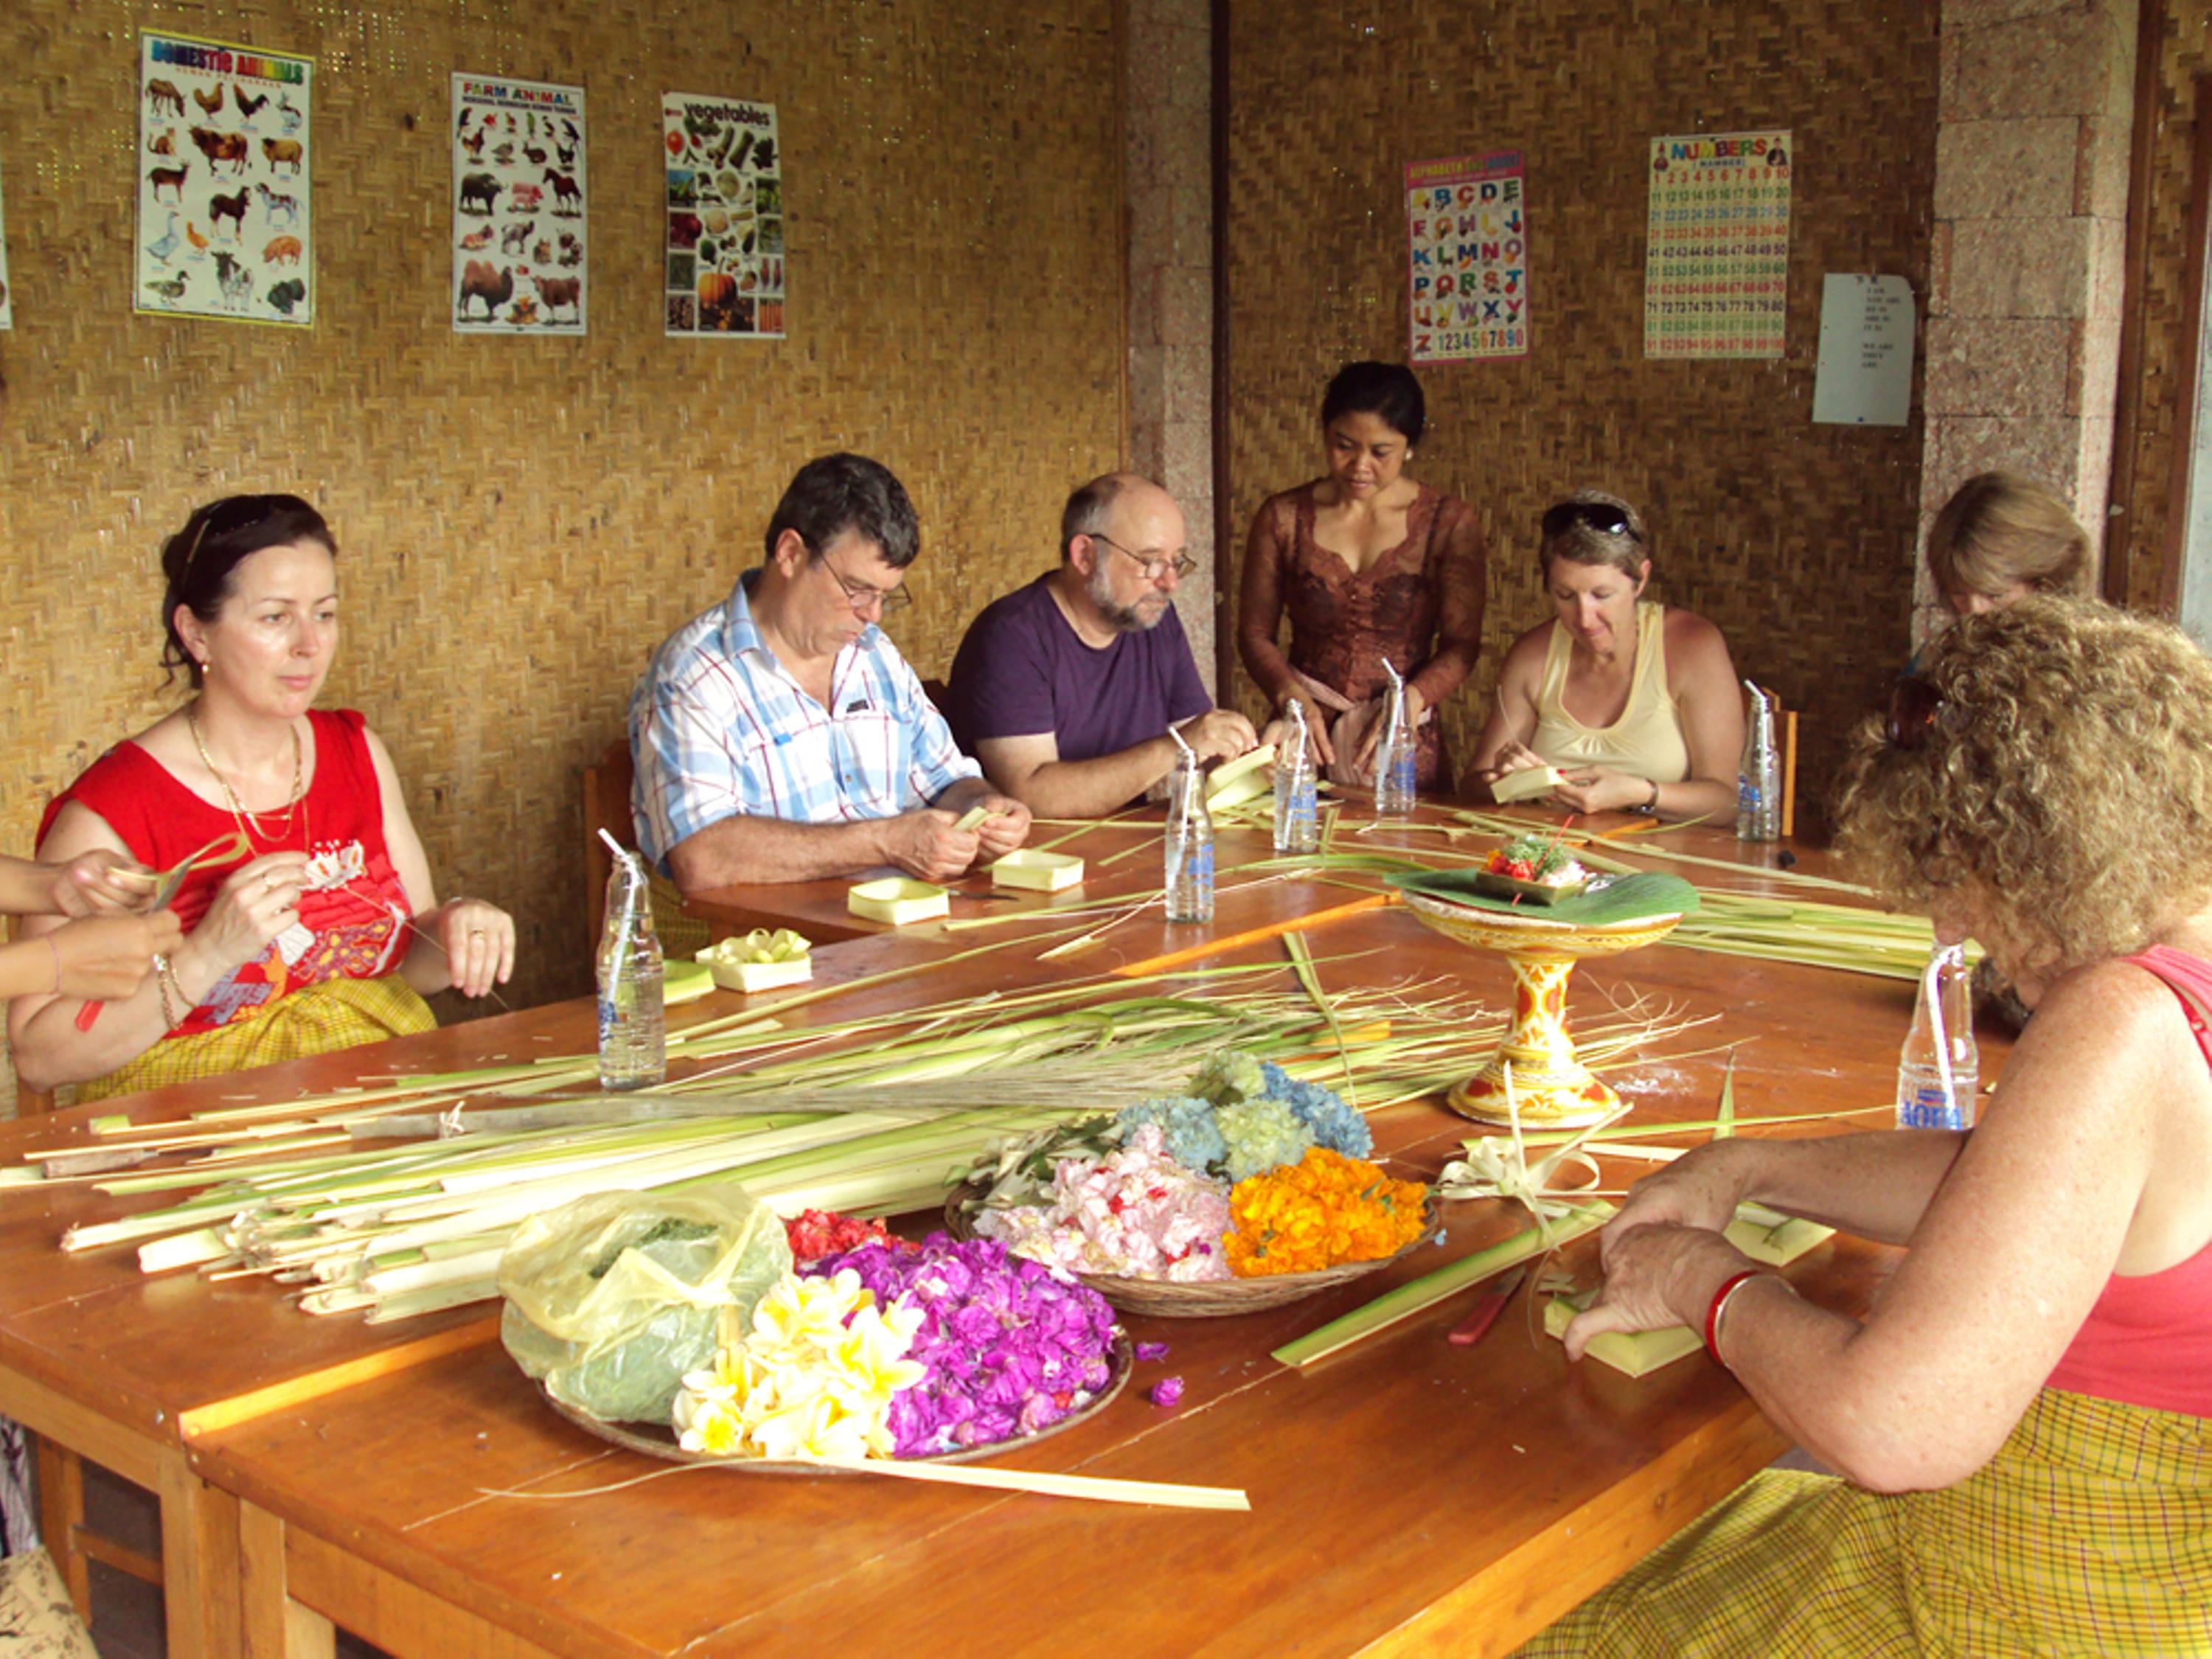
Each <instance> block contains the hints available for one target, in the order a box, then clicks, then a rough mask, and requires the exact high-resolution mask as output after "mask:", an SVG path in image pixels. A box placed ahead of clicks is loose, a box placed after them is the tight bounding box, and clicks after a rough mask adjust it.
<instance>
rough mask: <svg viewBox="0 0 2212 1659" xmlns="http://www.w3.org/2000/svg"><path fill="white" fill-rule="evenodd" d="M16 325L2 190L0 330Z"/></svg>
mask: <svg viewBox="0 0 2212 1659" xmlns="http://www.w3.org/2000/svg"><path fill="white" fill-rule="evenodd" d="M13 327H15V307H14V302H13V301H10V300H9V297H8V201H7V196H6V193H5V192H4V191H0V330H4V329H10V328H13Z"/></svg>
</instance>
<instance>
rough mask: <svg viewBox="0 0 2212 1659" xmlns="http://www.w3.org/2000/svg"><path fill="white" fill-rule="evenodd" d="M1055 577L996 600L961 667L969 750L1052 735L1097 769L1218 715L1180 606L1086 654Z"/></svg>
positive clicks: (951, 690) (954, 692)
mask: <svg viewBox="0 0 2212 1659" xmlns="http://www.w3.org/2000/svg"><path fill="white" fill-rule="evenodd" d="M1051 582H1052V578H1051V577H1050V576H1041V577H1039V578H1038V579H1037V580H1035V581H1033V582H1031V583H1030V585H1029V586H1027V587H1023V588H1018V589H1016V590H1015V591H1014V592H1012V593H1009V594H1007V595H1006V597H1005V598H1004V599H994V600H993V601H992V602H991V603H990V604H989V605H986V606H985V607H984V608H983V613H982V615H981V616H979V617H976V618H975V621H974V622H972V623H969V624H968V634H967V637H965V638H964V639H963V640H962V641H960V650H959V652H958V653H957V655H955V656H954V658H953V659H952V677H951V680H950V681H949V682H948V684H947V686H946V690H947V694H948V695H947V696H946V702H947V703H948V704H949V705H950V707H949V708H947V709H946V711H945V713H946V715H947V717H948V718H949V719H950V720H951V722H952V734H953V736H954V737H956V738H958V739H959V740H960V746H961V747H962V748H963V749H964V750H968V752H969V753H970V754H973V753H974V752H975V745H976V744H978V743H979V742H981V741H982V740H983V739H985V738H1026V737H1035V736H1037V735H1038V734H1040V733H1042V732H1051V733H1052V734H1053V735H1054V737H1055V738H1058V739H1059V743H1060V759H1062V760H1069V761H1085V760H1096V759H1097V758H1098V757H1100V756H1101V755H1113V754H1118V753H1120V752H1121V750H1124V749H1128V748H1132V747H1133V746H1134V745H1136V744H1140V743H1143V742H1144V741H1145V740H1146V739H1147V738H1157V737H1158V736H1159V735H1160V734H1161V733H1162V732H1165V731H1166V730H1167V729H1168V727H1169V726H1170V724H1172V723H1173V722H1175V721H1176V720H1188V719H1189V718H1190V717H1191V716H1192V715H1194V714H1204V713H1206V710H1207V709H1209V708H1212V707H1213V699H1212V698H1211V697H1209V696H1206V687H1205V686H1204V685H1203V684H1200V681H1199V678H1198V665H1197V664H1196V663H1194V662H1193V661H1192V660H1191V658H1190V641H1188V640H1187V639H1185V638H1184V637H1183V631H1182V622H1181V621H1180V620H1178V619H1177V617H1176V613H1175V607H1174V606H1173V605H1170V606H1169V607H1168V609H1167V612H1166V614H1165V615H1164V616H1163V617H1161V618H1160V619H1159V621H1158V623H1155V624H1154V625H1153V626H1152V627H1151V628H1149V629H1145V630H1144V631H1143V632H1141V633H1134V634H1122V635H1117V636H1116V637H1115V641H1114V642H1113V644H1111V645H1109V646H1107V647H1104V648H1103V650H1102V649H1097V648H1094V647H1091V646H1088V645H1085V643H1084V642H1083V641H1081V640H1080V639H1079V638H1078V637H1077V636H1076V633H1075V629H1073V627H1071V626H1070V625H1069V623H1068V620H1067V618H1066V617H1065V616H1063V615H1062V614H1061V612H1060V606H1059V605H1057V604H1056V603H1054V599H1053V597H1052V589H1051Z"/></svg>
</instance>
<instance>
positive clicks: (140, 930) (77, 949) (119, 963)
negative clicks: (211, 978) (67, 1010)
mask: <svg viewBox="0 0 2212 1659" xmlns="http://www.w3.org/2000/svg"><path fill="white" fill-rule="evenodd" d="M184 936H185V933H184V928H183V927H182V926H181V925H180V924H179V922H178V921H177V916H176V912H174V911H173V910H156V911H155V912H154V913H153V914H152V915H145V916H96V917H92V918H88V919H86V920H82V921H71V922H67V923H64V925H63V926H61V927H57V928H55V929H54V931H53V932H52V933H46V934H43V935H41V937H43V938H44V939H46V942H47V943H48V944H49V945H52V946H53V951H54V971H55V977H56V981H57V983H56V984H55V986H54V989H55V990H56V991H57V992H58V993H59V994H61V995H63V996H65V997H82V998H85V999H87V1000H92V1001H99V1002H120V1001H122V1000H124V999H125V998H126V997H128V996H131V994H134V993H135V992H137V989H138V987H140V986H141V985H143V984H144V983H145V981H146V975H148V974H149V972H151V971H152V969H153V966H154V957H155V954H156V953H157V952H161V951H173V950H175V949H176V948H177V946H178V945H179V942H180V941H181V940H182V939H184ZM32 948H33V949H34V950H35V949H36V948H37V947H36V946H35V945H33V947H32Z"/></svg>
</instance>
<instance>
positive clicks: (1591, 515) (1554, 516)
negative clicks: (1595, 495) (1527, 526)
mask: <svg viewBox="0 0 2212 1659" xmlns="http://www.w3.org/2000/svg"><path fill="white" fill-rule="evenodd" d="M1577 525H1579V526H1582V527H1583V529H1585V530H1594V531H1595V532H1597V533H1598V534H1599V535H1601V536H1626V537H1627V538H1629V539H1630V540H1631V541H1636V542H1640V541H1642V540H1643V539H1644V538H1643V537H1642V536H1640V535H1638V533H1637V531H1636V526H1634V525H1633V524H1632V523H1631V522H1630V521H1629V517H1628V514H1627V513H1626V510H1624V509H1623V508H1620V507H1615V506H1613V503H1612V502H1610V501H1561V502H1560V503H1559V505H1558V506H1557V507H1552V508H1550V509H1548V510H1547V512H1546V513H1545V514H1544V539H1545V540H1546V541H1551V540H1553V539H1554V538H1558V537H1560V536H1564V535H1565V534H1566V533H1567V532H1569V531H1570V530H1572V529H1573V528H1575V527H1576V526H1577Z"/></svg>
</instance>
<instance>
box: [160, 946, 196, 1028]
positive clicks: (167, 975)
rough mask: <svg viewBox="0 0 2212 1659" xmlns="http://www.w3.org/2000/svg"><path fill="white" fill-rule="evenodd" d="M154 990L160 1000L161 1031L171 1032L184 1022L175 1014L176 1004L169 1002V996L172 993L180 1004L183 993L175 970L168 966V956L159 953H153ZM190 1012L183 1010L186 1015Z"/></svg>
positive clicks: (180, 1016)
mask: <svg viewBox="0 0 2212 1659" xmlns="http://www.w3.org/2000/svg"><path fill="white" fill-rule="evenodd" d="M154 989H155V994H157V995H159V996H160V997H161V1019H162V1022H163V1023H162V1026H161V1030H163V1031H164V1032H165V1033H166V1032H169V1031H173V1030H176V1029H177V1027H179V1025H181V1024H184V1023H185V1022H184V1016H183V1015H181V1014H179V1013H178V1012H177V1010H176V1004H175V1003H173V1002H171V1001H170V1000H169V997H170V994H171V993H172V992H174V993H175V994H176V1000H177V1002H182V1001H184V1000H185V991H184V987H182V986H180V985H179V984H178V983H177V974H176V970H175V969H173V968H172V967H170V966H169V958H168V956H167V953H166V952H163V951H155V952H154ZM185 1012H186V1013H189V1012H191V1010H190V1009H189V1008H187V1009H186V1010H185Z"/></svg>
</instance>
